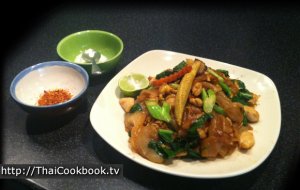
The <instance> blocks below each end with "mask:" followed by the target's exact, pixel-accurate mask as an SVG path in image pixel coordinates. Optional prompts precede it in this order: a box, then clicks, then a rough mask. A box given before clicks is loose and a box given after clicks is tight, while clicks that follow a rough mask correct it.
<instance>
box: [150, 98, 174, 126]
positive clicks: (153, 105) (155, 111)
mask: <svg viewBox="0 0 300 190" xmlns="http://www.w3.org/2000/svg"><path fill="white" fill-rule="evenodd" d="M145 103H146V107H147V109H148V111H149V113H150V115H151V116H152V117H154V118H155V119H158V120H161V121H165V122H167V123H169V122H170V121H171V116H170V110H171V106H170V105H169V104H168V103H167V102H163V105H162V106H159V105H158V103H157V101H155V100H147V101H146V102H145Z"/></svg>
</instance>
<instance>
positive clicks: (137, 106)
mask: <svg viewBox="0 0 300 190" xmlns="http://www.w3.org/2000/svg"><path fill="white" fill-rule="evenodd" d="M137 111H142V106H141V105H140V104H139V103H136V104H134V105H133V106H132V107H131V108H130V110H129V113H134V112H137Z"/></svg>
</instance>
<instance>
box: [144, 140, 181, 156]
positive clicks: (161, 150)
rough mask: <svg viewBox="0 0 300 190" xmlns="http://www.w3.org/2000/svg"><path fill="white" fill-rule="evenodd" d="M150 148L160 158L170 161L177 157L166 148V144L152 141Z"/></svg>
mask: <svg viewBox="0 0 300 190" xmlns="http://www.w3.org/2000/svg"><path fill="white" fill-rule="evenodd" d="M148 147H149V148H151V149H153V150H154V151H155V152H156V153H157V154H158V155H159V156H162V157H164V158H167V159H170V158H173V157H175V156H176V153H175V152H174V151H173V150H171V149H170V148H167V147H165V146H164V144H163V143H162V142H160V141H158V142H156V141H154V140H151V141H150V142H149V144H148Z"/></svg>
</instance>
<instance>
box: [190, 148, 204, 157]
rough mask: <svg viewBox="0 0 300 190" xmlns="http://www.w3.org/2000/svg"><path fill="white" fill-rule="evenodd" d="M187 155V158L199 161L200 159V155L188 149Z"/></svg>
mask: <svg viewBox="0 0 300 190" xmlns="http://www.w3.org/2000/svg"><path fill="white" fill-rule="evenodd" d="M187 152H188V155H187V157H189V158H194V159H201V158H202V157H201V156H200V154H199V153H198V152H196V151H194V150H192V149H190V148H189V149H188V151H187Z"/></svg>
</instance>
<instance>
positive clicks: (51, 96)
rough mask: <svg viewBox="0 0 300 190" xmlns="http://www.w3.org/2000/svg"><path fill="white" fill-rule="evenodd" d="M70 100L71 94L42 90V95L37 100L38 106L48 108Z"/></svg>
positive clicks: (61, 91)
mask: <svg viewBox="0 0 300 190" xmlns="http://www.w3.org/2000/svg"><path fill="white" fill-rule="evenodd" d="M71 98H72V94H71V93H70V92H69V91H67V90H64V89H56V90H48V91H46V90H44V94H43V95H41V96H40V99H39V100H38V105H39V106H48V105H53V104H59V103H62V102H65V101H68V100H70V99H71Z"/></svg>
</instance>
